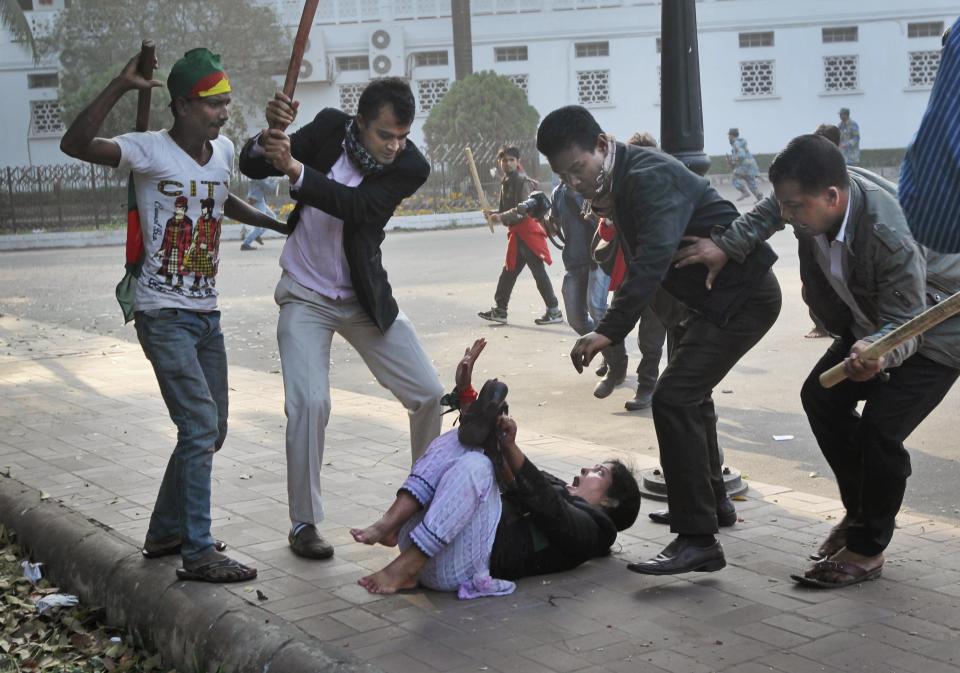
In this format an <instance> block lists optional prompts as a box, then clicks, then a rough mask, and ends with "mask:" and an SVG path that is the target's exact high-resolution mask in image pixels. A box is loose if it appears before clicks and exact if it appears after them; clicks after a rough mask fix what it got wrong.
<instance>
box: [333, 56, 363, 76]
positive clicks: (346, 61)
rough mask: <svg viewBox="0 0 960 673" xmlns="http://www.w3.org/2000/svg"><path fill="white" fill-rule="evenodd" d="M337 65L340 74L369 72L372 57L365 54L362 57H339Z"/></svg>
mask: <svg viewBox="0 0 960 673" xmlns="http://www.w3.org/2000/svg"><path fill="white" fill-rule="evenodd" d="M336 63H337V70H338V71H339V72H347V71H349V70H369V69H370V56H369V55H367V54H363V55H362V56H337V59H336Z"/></svg>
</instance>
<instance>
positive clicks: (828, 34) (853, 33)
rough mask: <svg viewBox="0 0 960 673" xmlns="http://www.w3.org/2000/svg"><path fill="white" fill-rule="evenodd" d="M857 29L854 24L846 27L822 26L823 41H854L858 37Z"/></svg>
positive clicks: (827, 42)
mask: <svg viewBox="0 0 960 673" xmlns="http://www.w3.org/2000/svg"><path fill="white" fill-rule="evenodd" d="M858 33H859V31H858V29H857V27H856V26H848V27H846V28H824V29H823V43H824V44H829V43H831V42H856V41H857V39H858V38H859V34H858Z"/></svg>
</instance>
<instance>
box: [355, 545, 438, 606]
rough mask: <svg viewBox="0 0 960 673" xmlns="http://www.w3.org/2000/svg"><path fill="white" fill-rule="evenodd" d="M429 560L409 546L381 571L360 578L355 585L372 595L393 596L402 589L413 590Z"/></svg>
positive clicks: (416, 549)
mask: <svg viewBox="0 0 960 673" xmlns="http://www.w3.org/2000/svg"><path fill="white" fill-rule="evenodd" d="M429 560H430V557H428V556H427V555H426V554H424V553H423V552H422V551H420V548H419V547H417V546H416V545H410V546H409V547H407V548H406V549H404V550H403V551H402V552H400V556H398V557H397V558H395V559H393V560H392V561H391V562H390V563H389V564H388V565H387V566H386V567H385V568H384V569H383V570H380V571H379V572H375V573H374V574H372V575H367V576H366V577H361V578H360V579H358V580H357V584H359V585H360V586H362V587H363V588H364V589H366V590H367V591H369V592H370V593H372V594H395V593H396V592H398V591H402V590H404V589H414V588H416V586H417V577H418V576H419V575H420V571H421V570H423V566H425V565H426V564H427V561H429Z"/></svg>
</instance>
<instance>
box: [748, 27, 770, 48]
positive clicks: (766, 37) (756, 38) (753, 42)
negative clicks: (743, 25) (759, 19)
mask: <svg viewBox="0 0 960 673" xmlns="http://www.w3.org/2000/svg"><path fill="white" fill-rule="evenodd" d="M740 46H741V47H743V48H748V47H772V46H773V31H772V30H767V31H764V32H762V33H740Z"/></svg>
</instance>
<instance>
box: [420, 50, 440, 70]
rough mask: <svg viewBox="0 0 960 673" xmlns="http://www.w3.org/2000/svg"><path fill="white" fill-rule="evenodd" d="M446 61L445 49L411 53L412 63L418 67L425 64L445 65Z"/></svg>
mask: <svg viewBox="0 0 960 673" xmlns="http://www.w3.org/2000/svg"><path fill="white" fill-rule="evenodd" d="M448 62H449V61H448V56H447V52H445V51H418V52H414V54H413V64H414V65H415V66H417V67H418V68H419V67H420V66H427V65H447V64H448Z"/></svg>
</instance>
